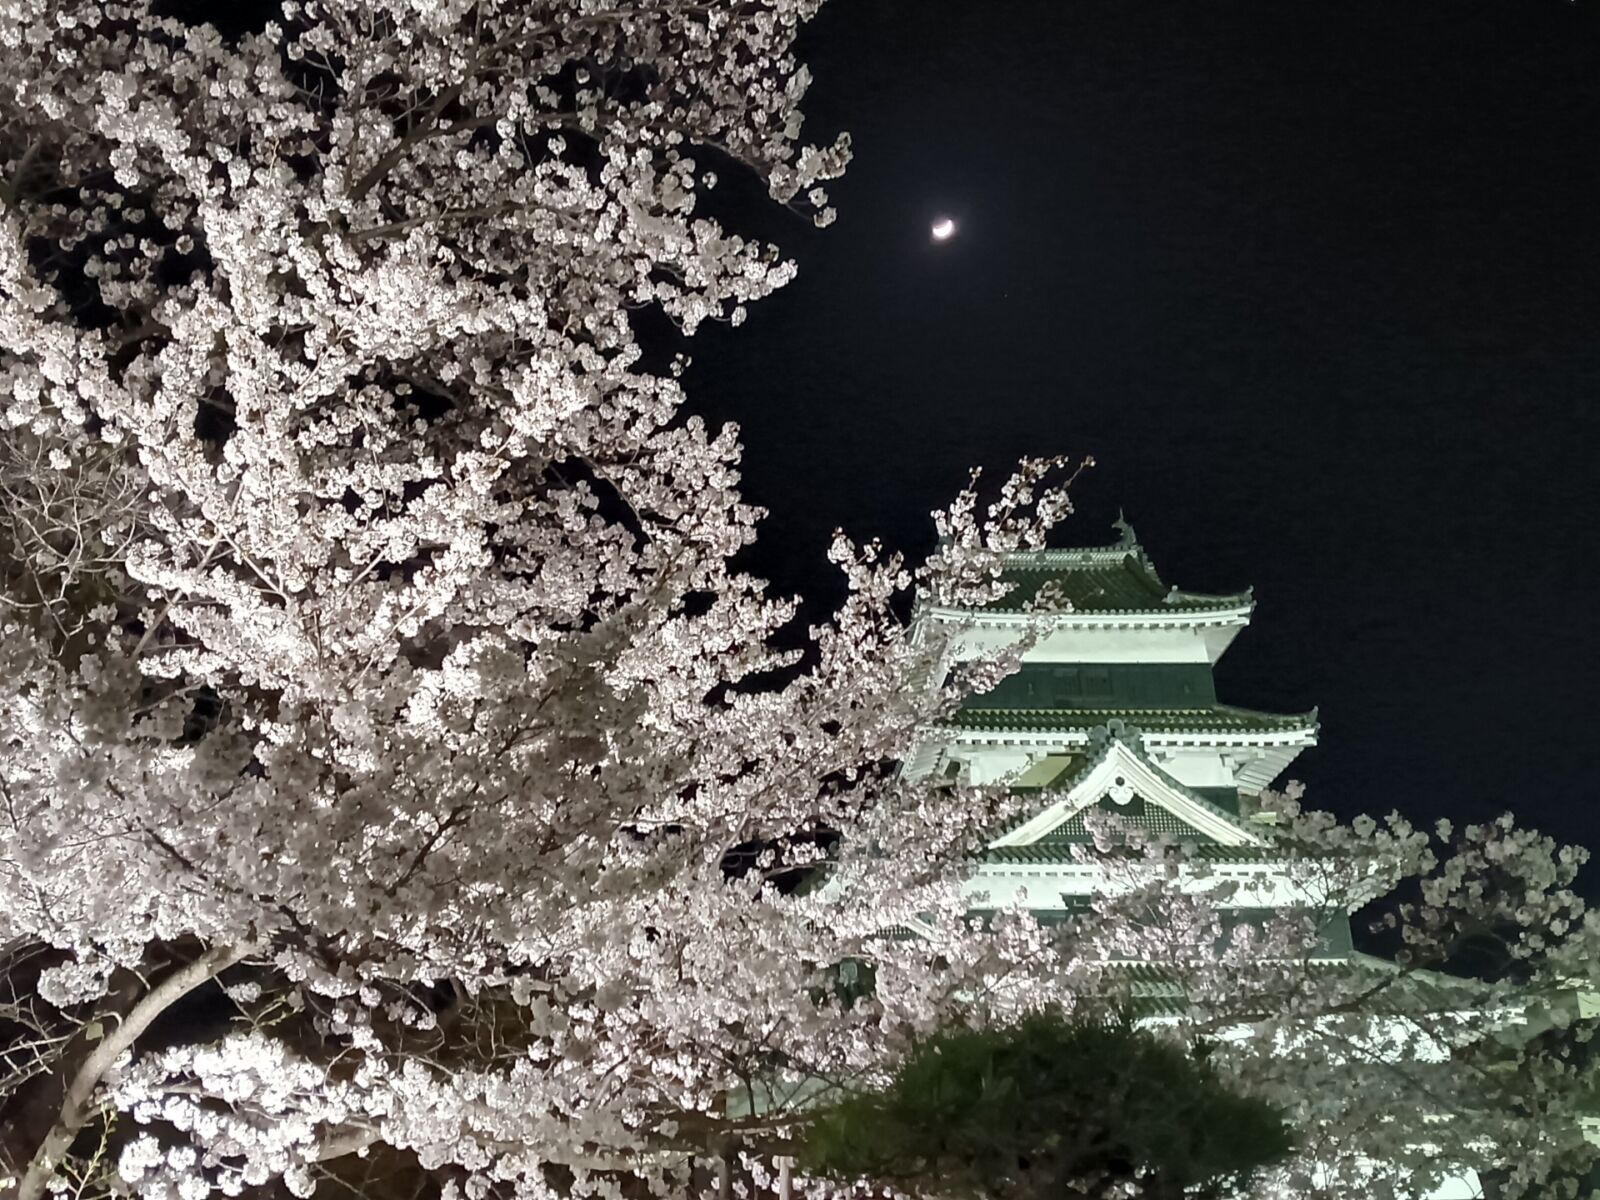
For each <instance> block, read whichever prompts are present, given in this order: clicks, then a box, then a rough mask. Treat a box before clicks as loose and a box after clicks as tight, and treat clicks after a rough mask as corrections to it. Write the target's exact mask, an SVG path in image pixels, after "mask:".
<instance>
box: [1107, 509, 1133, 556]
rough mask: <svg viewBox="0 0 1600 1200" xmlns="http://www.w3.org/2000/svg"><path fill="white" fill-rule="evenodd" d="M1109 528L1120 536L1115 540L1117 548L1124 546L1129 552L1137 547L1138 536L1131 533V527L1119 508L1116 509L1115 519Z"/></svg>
mask: <svg viewBox="0 0 1600 1200" xmlns="http://www.w3.org/2000/svg"><path fill="white" fill-rule="evenodd" d="M1111 528H1113V529H1115V530H1116V531H1117V532H1118V533H1119V534H1120V535H1121V536H1120V537H1119V538H1118V540H1117V545H1118V546H1125V547H1127V548H1128V549H1130V550H1131V549H1134V548H1135V547H1137V546H1138V545H1139V536H1138V535H1137V534H1136V533H1134V532H1133V526H1132V525H1130V524H1128V520H1127V518H1126V517H1124V516H1123V515H1122V510H1121V509H1120V508H1119V509H1117V519H1116V520H1115V521H1113V522H1111Z"/></svg>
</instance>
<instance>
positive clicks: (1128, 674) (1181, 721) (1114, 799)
mask: <svg viewBox="0 0 1600 1200" xmlns="http://www.w3.org/2000/svg"><path fill="white" fill-rule="evenodd" d="M1116 528H1117V529H1118V530H1119V531H1120V533H1121V537H1120V539H1119V540H1118V541H1117V542H1116V543H1114V544H1112V545H1108V546H1095V547H1089V548H1086V549H1085V548H1079V549H1065V550H1038V551H1031V552H1024V553H1017V554H1013V555H1010V556H1009V557H1008V560H1007V564H1006V567H1005V569H1004V571H1003V573H1002V578H1003V579H1005V580H1007V581H1009V582H1013V583H1014V584H1015V585H1016V586H1014V587H1013V588H1012V590H1011V591H1010V593H1009V594H1008V595H1007V596H1006V597H1005V598H1004V599H1002V600H1000V601H999V602H997V603H995V604H992V605H989V606H986V607H984V608H982V609H977V610H974V609H960V608H939V607H937V606H928V607H924V608H923V609H922V610H921V612H920V613H919V619H923V620H930V621H935V622H940V623H948V625H949V626H950V627H951V628H952V629H953V630H954V633H953V636H952V637H951V639H950V642H949V644H948V646H947V647H946V649H945V659H944V661H943V662H942V663H941V664H940V671H939V677H940V678H943V677H944V676H945V675H946V674H948V672H949V671H950V670H951V669H952V668H953V667H956V666H958V665H959V663H960V662H961V661H963V660H967V659H972V658H976V657H979V656H981V655H985V654H989V653H993V652H995V651H997V650H1001V649H1004V648H1007V647H1012V646H1015V645H1017V644H1018V640H1019V638H1020V637H1021V636H1023V634H1024V633H1025V632H1028V631H1030V630H1031V631H1033V633H1034V636H1035V638H1036V640H1035V641H1034V642H1033V644H1032V645H1031V646H1030V647H1029V648H1028V649H1027V650H1026V651H1025V652H1024V653H1023V655H1022V664H1021V667H1020V669H1019V670H1018V671H1016V672H1015V673H1013V674H1012V675H1009V676H1007V677H1006V678H1005V679H1003V680H1001V682H1000V683H999V684H998V685H996V686H995V687H993V688H992V689H991V690H989V691H987V692H984V693H982V694H978V695H973V696H970V697H968V699H967V700H966V701H965V703H964V704H963V706H962V707H961V709H960V710H959V711H958V712H956V713H955V714H954V716H953V717H952V718H951V719H949V720H948V721H947V722H945V723H944V724H942V725H941V726H940V727H938V728H937V729H935V730H932V731H930V733H929V735H928V736H927V737H925V738H924V739H923V741H922V742H921V744H920V745H919V746H918V748H917V749H916V750H915V751H914V752H913V754H912V755H911V756H910V757H909V758H908V759H907V761H906V763H905V764H904V769H905V771H906V772H907V774H908V775H911V776H913V777H923V778H926V777H928V776H930V775H931V776H935V777H946V778H961V779H965V780H967V781H968V782H971V783H975V784H1006V785H1008V786H1009V787H1010V788H1011V790H1013V791H1022V792H1030V791H1031V792H1040V793H1043V794H1042V795H1041V796H1040V798H1039V802H1038V803H1036V804H1033V805H1025V806H1024V808H1023V809H1022V812H1021V815H1020V816H1018V817H1016V818H1014V819H1013V820H1012V821H1011V823H1010V824H1009V825H1007V826H1005V827H1003V828H1000V829H997V830H994V831H993V834H992V836H991V838H990V840H989V841H988V843H987V845H986V846H985V847H984V848H983V850H982V852H981V854H980V856H979V859H978V861H977V862H976V863H975V864H973V867H972V870H971V872H970V874H969V875H968V877H967V879H966V882H965V885H964V886H965V888H966V891H967V894H968V895H969V896H970V897H971V903H972V910H971V911H973V912H974V914H981V913H983V912H986V911H993V910H995V909H999V908H1002V907H1010V906H1019V907H1022V908H1025V909H1027V910H1029V911H1031V912H1032V913H1033V914H1034V915H1035V916H1036V917H1037V918H1038V919H1039V920H1041V921H1043V922H1053V921H1057V920H1061V919H1064V918H1066V917H1067V916H1068V915H1069V914H1070V913H1072V912H1073V911H1075V910H1081V909H1083V908H1085V907H1087V905H1088V903H1089V900H1090V898H1091V897H1092V896H1093V895H1094V894H1095V892H1096V891H1098V890H1101V889H1103V888H1104V887H1105V875H1104V874H1103V869H1102V868H1101V867H1100V866H1097V865H1095V864H1094V863H1093V862H1092V861H1087V860H1082V859H1080V856H1078V855H1075V854H1074V852H1073V848H1074V845H1075V844H1081V843H1083V842H1085V841H1088V840H1090V839H1091V837H1092V833H1091V831H1090V829H1089V828H1088V827H1087V826H1086V823H1085V820H1084V818H1085V815H1086V814H1088V813H1089V812H1090V811H1091V810H1094V809H1100V810H1104V811H1107V812H1110V813H1113V814H1116V815H1117V816H1118V817H1120V818H1121V820H1122V822H1123V823H1125V824H1126V825H1130V826H1137V827H1139V828H1141V829H1143V830H1145V831H1147V832H1148V833H1149V834H1150V835H1151V836H1152V837H1156V838H1161V839H1164V840H1167V841H1170V842H1175V843H1181V844H1182V845H1183V846H1185V848H1186V850H1185V857H1186V859H1187V860H1188V861H1191V862H1193V861H1195V860H1200V861H1199V863H1198V866H1199V870H1198V872H1197V874H1200V875H1201V876H1202V877H1203V878H1205V879H1207V880H1210V881H1212V882H1211V883H1205V884H1202V885H1201V886H1202V887H1203V888H1205V889H1207V890H1209V889H1210V888H1211V887H1212V886H1214V884H1215V883H1216V882H1224V883H1237V884H1238V885H1239V886H1238V887H1237V888H1235V889H1233V890H1232V892H1231V896H1229V895H1226V894H1224V897H1223V898H1221V899H1219V900H1218V901H1217V909H1218V913H1219V916H1221V917H1222V918H1223V925H1224V930H1226V929H1227V928H1228V927H1230V926H1231V925H1234V924H1236V923H1239V922H1248V921H1251V920H1252V919H1259V918H1260V917H1261V916H1262V915H1264V914H1266V913H1270V912H1273V911H1277V910H1281V909H1283V908H1285V907H1292V908H1297V909H1302V910H1304V909H1313V910H1319V912H1320V916H1319V920H1321V921H1322V922H1323V924H1322V926H1321V930H1320V943H1319V945H1318V947H1317V948H1316V949H1315V950H1314V951H1313V953H1312V955H1311V958H1312V960H1313V961H1320V962H1322V963H1324V964H1327V965H1329V966H1334V967H1335V968H1337V966H1338V965H1339V964H1342V963H1347V962H1349V961H1350V960H1352V959H1357V958H1365V956H1364V955H1360V954H1358V953H1357V952H1356V951H1355V950H1354V949H1353V948H1352V945H1351V937H1350V922H1349V916H1348V913H1347V912H1346V911H1345V909H1344V905H1343V904H1340V905H1338V906H1337V908H1335V909H1333V910H1332V911H1330V910H1329V909H1328V908H1326V907H1324V903H1325V901H1326V897H1317V896H1313V895H1309V894H1307V892H1306V891H1305V888H1304V883H1303V881H1297V880H1296V878H1295V875H1294V873H1293V872H1291V871H1289V870H1287V869H1286V864H1285V863H1284V861H1283V860H1282V859H1281V858H1277V857H1276V856H1275V854H1274V851H1273V836H1272V829H1271V824H1272V818H1271V814H1270V813H1268V812H1266V811H1263V810H1262V809H1261V807H1260V804H1259V798H1260V795H1261V792H1262V791H1263V790H1264V789H1266V788H1267V787H1269V786H1270V785H1271V784H1272V783H1273V781H1274V780H1276V779H1277V778H1279V776H1281V775H1282V774H1283V772H1284V771H1285V770H1286V769H1287V768H1288V767H1289V765H1290V764H1291V763H1293V762H1294V760H1295V758H1296V757H1298V755H1299V754H1300V752H1301V751H1302V750H1304V749H1305V748H1306V747H1308V746H1314V745H1316V742H1317V714H1316V711H1315V710H1312V711H1311V712H1306V713H1286V714H1280V713H1267V712H1258V711H1255V710H1252V709H1246V708H1237V707H1234V706H1233V705H1229V704H1224V703H1222V702H1221V701H1219V700H1218V698H1217V691H1216V685H1215V682H1214V680H1213V677H1212V671H1213V668H1214V667H1215V666H1216V664H1217V661H1218V660H1219V659H1220V658H1221V657H1222V655H1223V653H1224V652H1226V650H1227V649H1228V647H1229V646H1230V645H1232V644H1233V639H1234V638H1235V637H1237V636H1238V634H1239V631H1240V630H1242V629H1243V628H1244V627H1245V626H1246V625H1248V624H1249V623H1250V616H1251V613H1252V612H1253V610H1254V607H1255V602H1254V600H1253V598H1252V596H1251V594H1250V592H1248V591H1246V592H1240V593H1235V594H1231V595H1203V594H1200V593H1197V592H1187V591H1184V590H1182V589H1181V588H1178V587H1175V586H1169V585H1168V584H1167V583H1165V582H1164V581H1163V580H1162V578H1161V576H1160V574H1159V573H1158V572H1157V570H1156V567H1155V564H1154V563H1153V562H1151V560H1150V556H1149V555H1148V554H1147V553H1146V552H1145V550H1144V548H1143V547H1142V546H1141V545H1140V544H1139V542H1138V541H1137V539H1136V538H1135V536H1134V531H1133V529H1132V528H1131V527H1130V526H1129V525H1128V524H1127V523H1126V522H1124V521H1122V520H1120V519H1119V520H1118V521H1117V523H1116ZM1047 584H1048V585H1050V588H1051V592H1052V593H1053V600H1054V601H1055V602H1057V604H1058V606H1056V605H1052V606H1046V611H1045V612H1044V613H1043V614H1041V612H1038V611H1030V606H1029V602H1030V601H1031V600H1033V599H1034V598H1035V597H1037V596H1039V594H1040V590H1041V588H1044V587H1045V586H1046V585H1047ZM1062 601H1064V602H1065V603H1059V602H1062ZM1041 622H1042V626H1041ZM1369 961H1372V960H1369ZM1127 978H1128V979H1129V982H1130V983H1131V984H1132V995H1133V996H1134V997H1136V998H1138V997H1141V996H1142V997H1143V1003H1141V1005H1140V1009H1141V1011H1142V1012H1144V1013H1145V1014H1146V1015H1147V1017H1148V1018H1153V1019H1155V1020H1161V1019H1162V1018H1163V1017H1164V1016H1171V1015H1175V1014H1176V1012H1177V1011H1178V1009H1179V1008H1180V1007H1181V1005H1182V1000H1181V997H1179V996H1178V995H1177V994H1176V993H1174V992H1172V991H1170V990H1169V989H1168V988H1167V987H1165V986H1164V985H1163V984H1162V982H1161V977H1160V972H1149V971H1146V970H1145V969H1143V968H1141V967H1140V966H1139V965H1138V964H1130V971H1129V974H1128V976H1127ZM1481 1195H1482V1192H1481V1190H1480V1186H1479V1183H1478V1181H1477V1179H1476V1178H1475V1177H1472V1176H1471V1174H1470V1173H1469V1175H1467V1176H1458V1177H1454V1178H1450V1179H1447V1180H1446V1181H1444V1182H1443V1184H1442V1185H1441V1186H1439V1187H1438V1188H1437V1189H1436V1190H1435V1191H1433V1192H1431V1193H1430V1195H1429V1197H1428V1200H1465V1198H1467V1197H1474V1196H1481Z"/></svg>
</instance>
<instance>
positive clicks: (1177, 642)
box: [951, 627, 1211, 663]
mask: <svg viewBox="0 0 1600 1200" xmlns="http://www.w3.org/2000/svg"><path fill="white" fill-rule="evenodd" d="M1017 637H1018V634H1017V633H1016V632H1013V631H1011V630H1009V629H991V628H980V629H967V630H963V631H962V632H961V633H960V634H959V635H958V636H957V637H956V639H955V640H954V642H953V643H952V646H951V657H952V658H953V659H955V660H956V661H960V660H962V659H967V658H975V657H977V656H978V655H980V654H985V653H989V652H992V651H995V650H1003V649H1005V648H1006V647H1008V646H1011V645H1014V644H1015V642H1016V640H1017ZM1023 661H1025V662H1060V663H1203V662H1210V661H1211V651H1210V650H1209V649H1208V648H1207V646H1206V639H1205V637H1204V636H1203V635H1202V633H1201V632H1200V631H1198V630H1195V629H1073V628H1070V627H1066V628H1057V629H1054V630H1052V631H1051V632H1050V633H1049V634H1047V635H1046V636H1045V638H1044V639H1043V640H1042V641H1041V642H1040V643H1039V644H1038V645H1037V646H1035V647H1034V648H1033V649H1031V650H1029V651H1028V653H1027V654H1025V655H1024V656H1023Z"/></svg>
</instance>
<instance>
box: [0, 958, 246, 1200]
mask: <svg viewBox="0 0 1600 1200" xmlns="http://www.w3.org/2000/svg"><path fill="white" fill-rule="evenodd" d="M248 953H249V947H247V946H219V947H217V948H215V949H212V950H208V951H206V953H204V954H202V955H201V956H200V957H199V958H197V959H195V960H194V962H192V963H190V964H189V965H188V966H186V967H180V968H179V969H178V970H176V971H174V972H173V973H172V974H171V975H168V976H167V977H166V978H165V979H163V980H162V981H161V982H160V983H159V984H157V985H156V986H155V987H154V988H152V989H151V990H150V991H149V993H147V994H146V995H145V997H144V998H143V999H142V1000H140V1001H139V1002H138V1003H137V1004H135V1005H134V1006H133V1008H132V1010H130V1011H129V1013H128V1015H127V1016H126V1017H125V1018H124V1019H123V1021H122V1023H121V1024H120V1025H118V1026H117V1028H116V1029H115V1030H114V1031H113V1032H111V1033H109V1034H108V1035H107V1036H106V1037H105V1039H104V1040H103V1041H101V1043H100V1044H99V1045H98V1046H97V1047H95V1050H94V1053H92V1054H91V1055H89V1057H88V1058H87V1059H85V1060H84V1063H83V1065H82V1066H81V1067H79V1068H78V1073H77V1074H76V1075H75V1076H73V1079H72V1083H71V1084H70V1085H69V1086H68V1087H67V1094H66V1097H65V1099H63V1100H62V1102H61V1112H60V1114H59V1115H58V1116H57V1117H56V1121H55V1124H54V1125H53V1126H52V1127H51V1129H50V1132H49V1133H47V1134H46V1135H45V1137H44V1140H43V1141H42V1142H41V1143H40V1144H39V1149H38V1151H37V1152H36V1153H35V1154H34V1156H33V1161H32V1162H30V1163H29V1164H28V1170H27V1172H26V1173H25V1174H24V1175H23V1177H22V1183H21V1185H20V1186H19V1187H18V1189H17V1197H16V1200H41V1197H43V1195H44V1193H45V1189H46V1188H47V1187H48V1186H49V1184H50V1180H51V1179H52V1178H53V1177H54V1176H55V1173H56V1169H57V1167H58V1166H59V1165H60V1163H61V1160H62V1158H63V1157H65V1155H66V1154H67V1152H68V1151H69V1150H70V1149H71V1148H72V1142H73V1139H74V1138H76V1137H77V1136H78V1131H79V1130H80V1129H82V1128H83V1126H84V1123H85V1122H86V1121H88V1119H89V1116H90V1114H91V1111H92V1106H91V1103H90V1101H91V1100H92V1099H93V1097H94V1093H95V1089H96V1088H98V1087H99V1086H100V1081H101V1079H103V1078H104V1077H105V1073H106V1072H107V1071H108V1070H110V1069H111V1064H112V1063H114V1062H116V1061H117V1059H118V1058H120V1057H121V1056H122V1054H123V1052H124V1051H126V1050H128V1049H130V1048H131V1047H132V1046H133V1043H134V1042H135V1041H137V1040H138V1038H139V1035H140V1034H142V1033H144V1031H145V1030H146V1029H148V1028H150V1025H151V1023H152V1022H153V1021H155V1019H156V1018H157V1017H159V1016H160V1015H161V1014H162V1013H164V1012H166V1010H167V1009H169V1008H171V1007H172V1006H173V1005H174V1004H176V1003H177V1002H178V1001H179V1000H181V999H182V998H183V997H184V996H187V995H188V994H189V993H190V992H192V991H194V989H195V988H197V987H199V986H200V985H201V984H203V983H206V982H208V981H210V980H212V979H215V978H216V977H217V976H218V975H219V974H221V973H222V972H223V971H225V970H227V969H228V968H229V967H231V966H232V965H233V964H234V963H236V962H238V961H239V960H240V959H242V958H243V957H244V956H245V955H246V954H248Z"/></svg>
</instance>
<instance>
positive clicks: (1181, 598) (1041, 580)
mask: <svg viewBox="0 0 1600 1200" xmlns="http://www.w3.org/2000/svg"><path fill="white" fill-rule="evenodd" d="M1117 528H1118V529H1120V530H1121V531H1122V537H1121V539H1120V540H1119V541H1117V542H1115V543H1113V544H1112V545H1109V546H1087V547H1080V548H1074V549H1070V550H1032V551H1019V552H1017V553H1014V554H1011V555H1009V556H1008V557H1007V559H1006V565H1005V568H1004V569H1003V570H1002V571H1001V576H1000V577H1001V578H1002V579H1004V580H1007V581H1010V582H1014V583H1015V584H1016V587H1014V588H1013V589H1012V590H1011V593H1010V594H1009V595H1008V596H1006V597H1005V598H1004V599H1002V600H999V601H997V602H996V603H994V604H992V605H989V606H988V609H987V611H994V612H1016V611H1020V610H1021V609H1022V608H1023V607H1024V606H1025V605H1026V604H1027V603H1028V602H1029V601H1031V600H1032V599H1033V598H1034V597H1035V596H1036V595H1037V594H1038V592H1039V589H1040V588H1041V587H1043V586H1044V585H1045V584H1046V583H1050V584H1054V585H1055V590H1056V591H1057V593H1058V594H1059V595H1060V597H1061V598H1062V599H1063V600H1066V601H1067V602H1068V603H1069V604H1070V605H1071V608H1072V611H1073V612H1075V613H1083V614H1107V615H1110V614H1124V613H1160V614H1175V613H1185V612H1195V613H1212V612H1217V611H1219V610H1237V609H1245V610H1248V609H1249V608H1250V607H1251V605H1252V604H1253V601H1252V600H1251V597H1250V592H1249V591H1248V590H1246V591H1243V592H1234V593H1230V594H1226V595H1207V594H1205V593H1202V592H1186V591H1183V590H1182V589H1180V588H1178V587H1169V586H1168V585H1167V584H1165V583H1163V582H1162V580H1161V576H1160V575H1159V574H1158V573H1157V572H1156V568H1155V564H1154V563H1153V562H1151V561H1150V556H1149V555H1148V554H1147V553H1145V550H1144V547H1143V546H1141V545H1139V543H1138V541H1137V540H1136V538H1135V537H1134V532H1133V527H1132V526H1131V525H1129V524H1127V522H1125V521H1122V520H1120V519H1119V520H1118V521H1117Z"/></svg>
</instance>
